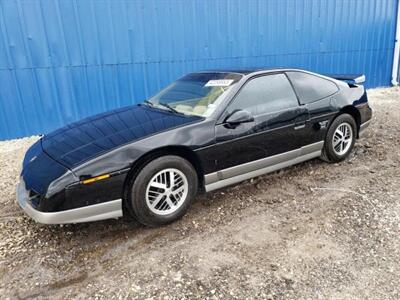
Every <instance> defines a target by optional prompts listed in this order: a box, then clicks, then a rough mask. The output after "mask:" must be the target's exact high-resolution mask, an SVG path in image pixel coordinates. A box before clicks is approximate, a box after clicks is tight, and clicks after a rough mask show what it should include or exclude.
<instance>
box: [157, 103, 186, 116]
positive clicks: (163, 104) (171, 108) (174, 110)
mask: <svg viewBox="0 0 400 300" xmlns="http://www.w3.org/2000/svg"><path fill="white" fill-rule="evenodd" d="M157 104H159V105H161V106H163V107H166V108H168V109H169V110H170V111H172V112H174V113H176V114H180V115H183V114H184V113H181V112H179V111H177V110H176V109H175V108H173V107H172V106H171V105H169V104H168V103H163V102H158V103H157Z"/></svg>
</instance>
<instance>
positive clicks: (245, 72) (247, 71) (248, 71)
mask: <svg viewBox="0 0 400 300" xmlns="http://www.w3.org/2000/svg"><path fill="white" fill-rule="evenodd" d="M283 70H298V71H303V70H301V69H296V68H284V67H274V68H263V67H253V68H240V69H211V70H203V71H198V72H194V73H237V74H242V75H249V74H251V73H257V72H273V71H283Z"/></svg>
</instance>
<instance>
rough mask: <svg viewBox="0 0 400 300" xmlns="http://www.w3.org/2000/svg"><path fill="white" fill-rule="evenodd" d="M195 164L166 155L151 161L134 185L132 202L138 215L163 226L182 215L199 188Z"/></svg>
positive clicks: (143, 222) (143, 220) (151, 224)
mask: <svg viewBox="0 0 400 300" xmlns="http://www.w3.org/2000/svg"><path fill="white" fill-rule="evenodd" d="M197 185H198V182H197V174H196V171H195V170H194V168H193V166H192V164H191V163H190V162H188V161H187V160H185V159H183V158H181V157H179V156H173V155H168V156H163V157H159V158H157V159H155V160H153V161H151V162H150V163H148V164H147V165H146V166H145V167H144V168H143V169H142V170H141V171H140V172H139V174H138V175H137V177H136V179H135V180H134V182H133V184H132V186H131V193H130V203H131V207H132V210H133V213H134V216H135V217H136V219H137V220H138V221H139V222H140V223H142V224H144V225H148V226H159V225H163V224H167V223H170V222H173V221H175V220H177V219H179V218H180V217H182V216H183V215H184V214H185V212H186V211H187V209H188V208H189V206H190V203H191V202H192V201H193V199H194V197H195V196H196V192H197Z"/></svg>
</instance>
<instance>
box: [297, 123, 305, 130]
mask: <svg viewBox="0 0 400 300" xmlns="http://www.w3.org/2000/svg"><path fill="white" fill-rule="evenodd" d="M305 127H306V123H303V124H299V125H295V126H294V130H299V129H303V128H305Z"/></svg>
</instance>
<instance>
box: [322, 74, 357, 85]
mask: <svg viewBox="0 0 400 300" xmlns="http://www.w3.org/2000/svg"><path fill="white" fill-rule="evenodd" d="M328 76H329V77H332V78H335V79H337V80H343V81H346V82H348V83H352V84H360V83H364V82H365V75H363V74H360V75H328Z"/></svg>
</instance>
